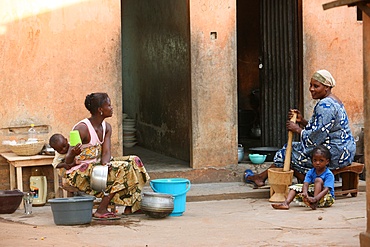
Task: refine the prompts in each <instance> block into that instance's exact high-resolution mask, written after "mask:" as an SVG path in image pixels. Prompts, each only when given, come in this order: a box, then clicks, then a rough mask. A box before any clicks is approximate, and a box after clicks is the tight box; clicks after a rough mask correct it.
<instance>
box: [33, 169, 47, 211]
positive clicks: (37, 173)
mask: <svg viewBox="0 0 370 247" xmlns="http://www.w3.org/2000/svg"><path fill="white" fill-rule="evenodd" d="M30 190H31V191H32V192H33V193H34V198H33V202H32V205H33V206H43V205H45V203H46V195H47V180H46V177H45V176H42V172H41V170H40V168H38V167H35V168H32V171H31V177H30Z"/></svg>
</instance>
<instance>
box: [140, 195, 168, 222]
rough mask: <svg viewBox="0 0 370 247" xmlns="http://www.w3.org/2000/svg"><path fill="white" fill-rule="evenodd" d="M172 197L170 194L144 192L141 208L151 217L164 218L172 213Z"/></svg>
mask: <svg viewBox="0 0 370 247" xmlns="http://www.w3.org/2000/svg"><path fill="white" fill-rule="evenodd" d="M173 209H174V198H173V196H172V195H170V194H163V193H156V192H144V193H143V196H142V201H141V210H142V211H143V212H144V213H145V214H146V215H148V216H150V217H153V218H164V217H166V216H168V215H170V214H171V213H172V211H173Z"/></svg>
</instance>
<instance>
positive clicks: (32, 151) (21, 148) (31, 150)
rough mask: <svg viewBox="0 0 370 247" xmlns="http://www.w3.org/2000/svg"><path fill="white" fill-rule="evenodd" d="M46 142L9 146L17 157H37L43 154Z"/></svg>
mask: <svg viewBox="0 0 370 247" xmlns="http://www.w3.org/2000/svg"><path fill="white" fill-rule="evenodd" d="M44 144H45V142H44V141H38V142H35V143H22V144H15V145H9V147H10V149H11V150H12V152H13V153H15V154H16V155H24V156H25V155H36V154H38V153H40V152H41V150H42V148H43V147H44Z"/></svg>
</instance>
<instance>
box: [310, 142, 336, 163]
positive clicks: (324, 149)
mask: <svg viewBox="0 0 370 247" xmlns="http://www.w3.org/2000/svg"><path fill="white" fill-rule="evenodd" d="M318 152H321V153H322V154H323V156H324V157H325V158H327V159H328V160H330V159H331V153H330V151H329V149H328V148H327V147H325V146H324V145H318V146H316V147H315V148H314V149H313V150H312V152H311V157H312V156H313V155H314V154H315V153H318Z"/></svg>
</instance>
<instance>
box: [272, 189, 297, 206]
mask: <svg viewBox="0 0 370 247" xmlns="http://www.w3.org/2000/svg"><path fill="white" fill-rule="evenodd" d="M296 194H297V192H296V191H295V190H290V191H289V193H288V196H287V197H286V199H285V201H284V202H283V203H274V204H271V206H272V207H273V208H275V209H289V204H290V203H291V202H292V201H293V199H294V197H295V196H296Z"/></svg>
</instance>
